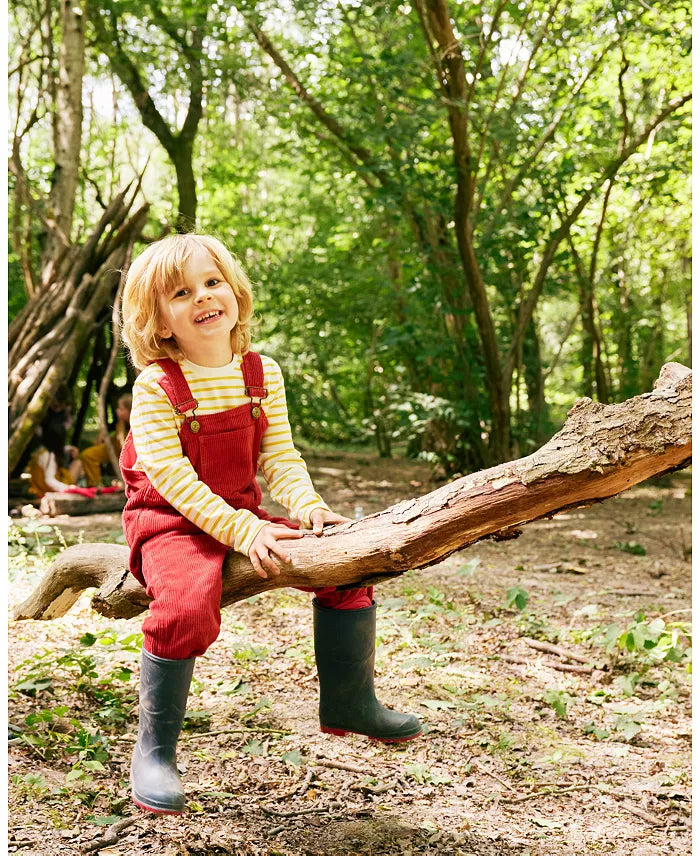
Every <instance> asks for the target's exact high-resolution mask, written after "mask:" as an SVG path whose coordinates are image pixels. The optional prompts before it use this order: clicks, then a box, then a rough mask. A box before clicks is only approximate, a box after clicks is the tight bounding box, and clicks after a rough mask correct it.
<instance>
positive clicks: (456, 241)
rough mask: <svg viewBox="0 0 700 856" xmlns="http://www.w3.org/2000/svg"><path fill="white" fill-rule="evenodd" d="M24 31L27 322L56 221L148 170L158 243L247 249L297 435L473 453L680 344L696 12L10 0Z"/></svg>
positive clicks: (432, 1) (14, 177)
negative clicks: (194, 233)
mask: <svg viewBox="0 0 700 856" xmlns="http://www.w3.org/2000/svg"><path fill="white" fill-rule="evenodd" d="M10 26H11V35H10V46H11V60H10V89H9V93H10V108H11V111H12V115H11V122H10V127H11V128H12V129H13V141H12V143H13V144H12V164H11V179H10V181H11V204H10V218H11V223H10V237H11V250H10V282H9V299H10V317H11V318H12V317H14V316H15V315H16V314H17V313H18V312H19V311H20V309H21V308H22V306H23V305H24V303H25V302H26V301H27V299H28V298H30V297H31V296H32V294H33V293H36V292H37V290H39V291H40V290H41V288H42V282H44V279H45V278H44V276H43V274H42V271H45V269H46V267H45V266H46V264H47V263H48V260H49V259H50V257H51V255H52V253H55V252H56V250H55V247H56V241H57V240H59V239H58V238H57V237H56V236H57V235H58V234H59V232H57V229H56V228H55V227H60V232H62V233H64V234H65V236H66V239H67V241H68V242H75V241H80V240H81V236H84V235H86V234H90V233H91V232H92V230H93V228H94V224H95V223H96V222H97V221H98V220H99V219H100V217H101V216H102V214H103V209H104V208H106V207H107V206H108V205H109V203H110V201H111V200H112V199H113V198H114V197H115V195H116V194H117V192H118V191H120V190H121V189H123V188H124V187H125V186H126V185H128V183H129V182H131V181H133V180H134V179H135V178H137V177H139V176H141V177H142V178H141V185H140V190H139V193H138V196H139V203H141V202H148V203H149V204H150V207H149V209H148V219H147V222H146V225H145V226H144V228H143V232H142V234H141V236H140V240H141V241H148V240H153V239H154V238H156V237H158V236H159V235H161V234H162V233H163V232H164V231H165V230H167V229H172V228H176V229H192V228H196V229H197V230H199V231H203V232H213V233H215V234H216V235H217V236H219V237H221V238H222V239H223V240H224V241H225V242H226V243H227V244H228V245H229V246H230V247H231V248H232V249H233V250H234V251H235V252H236V253H237V255H238V256H239V257H240V258H241V259H242V261H243V262H244V264H245V266H246V268H247V270H248V271H249V273H250V276H251V279H252V280H253V282H254V283H255V284H256V287H255V298H256V306H257V312H258V315H259V318H260V323H259V326H258V327H257V329H256V332H255V346H256V347H258V348H260V349H261V350H264V351H266V352H267V353H269V354H271V355H272V356H274V357H275V358H277V359H278V361H279V362H280V363H281V364H282V366H283V368H284V370H285V375H286V379H287V391H288V396H289V399H290V413H291V416H292V419H293V420H294V422H295V425H294V427H295V428H296V429H297V431H298V432H299V433H300V436H301V437H302V438H304V439H305V440H307V441H313V442H317V443H319V442H320V443H334V442H355V441H358V442H363V441H367V440H368V439H373V441H374V442H376V444H377V447H378V449H379V450H380V452H381V453H382V454H385V455H388V454H391V451H392V446H396V445H399V444H400V445H401V447H402V448H403V446H404V445H406V448H407V449H408V451H409V453H411V454H423V455H426V456H428V457H430V458H431V459H432V460H434V461H435V462H436V463H439V464H440V465H441V466H442V468H443V469H444V470H445V471H446V472H447V473H448V474H456V473H458V472H462V473H464V472H467V471H469V470H474V469H480V468H482V467H484V466H486V465H490V464H493V463H497V462H499V461H503V460H506V459H510V458H512V457H517V456H519V455H522V454H526V453H528V452H529V451H531V450H532V449H533V448H534V447H536V446H538V445H540V444H541V442H542V441H543V440H544V439H546V438H547V437H548V436H549V435H551V433H552V432H553V430H554V428H555V427H556V426H557V425H558V424H559V423H560V422H561V421H562V416H563V413H564V411H565V410H566V409H567V408H568V407H569V406H570V405H571V404H572V403H573V401H574V400H575V399H576V397H578V396H580V395H586V396H590V397H593V398H595V399H598V400H600V401H602V402H612V401H620V400H623V399H625V398H628V397H630V396H631V395H634V394H637V393H639V392H643V391H646V390H648V389H649V388H650V386H651V382H652V381H653V378H654V377H656V376H657V374H658V371H659V369H660V366H661V365H662V364H663V363H664V362H665V361H668V360H678V361H681V362H685V361H688V360H689V358H690V327H689V321H688V319H689V305H690V270H689V268H690V256H691V250H690V226H689V223H690V218H689V211H690V202H689V158H690V154H689V150H690V121H689V114H690V109H689V98H690V95H689V92H690V3H689V2H673V1H672V2H668V3H664V4H653V5H649V4H645V3H638V2H634V3H632V2H628V0H614V2H605V3H602V2H596V0H591V2H576V3H572V2H563V1H562V0H549V2H541V0H533V2H527V3H521V4H516V3H512V2H506V0H495V2H491V3H488V4H487V3H465V2H457V1H456V0H450V1H449V2H447V0H414V2H410V3H409V2H382V3H379V2H359V0H358V2H346V1H345V2H344V1H343V0H321V2H315V1H314V0H312V2H308V0H299V2H292V3H289V4H286V5H285V6H284V7H280V5H279V4H273V3H267V2H237V3H234V4H222V3H218V2H213V3H212V2H207V3H204V2H203V0H173V2H161V0H148V1H147V2H139V3H135V2H133V0H125V2H121V0H120V2H119V3H116V2H114V0H83V2H79V3H75V4H73V5H72V7H71V10H70V12H67V11H66V10H62V9H61V8H59V6H58V4H53V3H50V2H49V3H47V4H44V3H40V2H39V1H38V0H19V2H18V3H16V4H13V7H12V10H11V22H10ZM55 45H58V46H59V47H58V48H56V47H55ZM66 75H67V76H66ZM64 80H70V81H71V85H72V89H71V91H70V92H69V91H64V90H65V87H64V85H63V81H64ZM78 84H80V86H78ZM76 93H77V94H76ZM67 174H70V175H74V181H73V184H72V185H71V183H70V181H69V182H66V175H67ZM59 243H60V241H59ZM138 249H139V245H138V243H137V246H136V247H135V251H138ZM110 331H111V311H109V307H108V306H107V307H105V311H104V312H103V313H102V315H99V316H98V317H97V318H96V321H95V329H94V334H93V335H94V337H95V341H97V340H98V339H99V337H102V339H101V341H103V346H102V352H103V353H104V352H105V350H106V349H108V348H107V345H108V340H109V338H110V336H111V332H110ZM93 351H94V349H93ZM93 362H94V360H93ZM120 365H121V368H120V369H119V371H121V372H122V373H123V374H124V377H125V378H126V381H128V379H129V378H128V376H127V375H126V371H127V369H126V366H125V364H124V360H123V358H122V361H121V364H120ZM90 367H91V358H90V349H89V348H84V349H83V351H82V354H80V355H77V356H76V360H75V365H74V366H73V367H72V369H71V377H72V379H73V380H74V381H75V386H76V387H77V388H78V389H79V390H82V391H83V393H84V394H85V395H86V396H88V397H89V394H90V384H91V383H93V384H94V383H96V382H97V383H98V382H99V381H95V380H93V381H91V380H90V378H91V377H92V378H94V377H95V375H96V370H95V369H94V367H93V370H92V375H91V374H90ZM95 388H96V386H95Z"/></svg>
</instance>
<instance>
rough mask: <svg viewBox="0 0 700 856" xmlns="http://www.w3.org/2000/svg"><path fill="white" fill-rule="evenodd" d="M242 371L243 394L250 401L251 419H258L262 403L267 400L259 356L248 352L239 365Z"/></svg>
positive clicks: (263, 373) (253, 352)
mask: <svg viewBox="0 0 700 856" xmlns="http://www.w3.org/2000/svg"><path fill="white" fill-rule="evenodd" d="M241 369H242V371H243V383H244V384H245V394H246V395H247V396H248V398H249V399H250V415H251V416H252V417H253V419H259V418H260V416H261V414H262V408H261V405H262V402H263V399H265V398H267V395H268V393H267V389H266V388H265V372H264V370H263V364H262V360H261V358H260V354H257V353H256V352H255V351H248V353H247V354H245V356H244V357H243V361H242V363H241Z"/></svg>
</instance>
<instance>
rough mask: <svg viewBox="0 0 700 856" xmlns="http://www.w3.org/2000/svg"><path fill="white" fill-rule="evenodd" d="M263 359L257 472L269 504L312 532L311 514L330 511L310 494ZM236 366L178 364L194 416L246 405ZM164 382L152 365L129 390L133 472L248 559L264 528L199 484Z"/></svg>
mask: <svg viewBox="0 0 700 856" xmlns="http://www.w3.org/2000/svg"><path fill="white" fill-rule="evenodd" d="M261 357H262V363H263V370H264V373H265V386H266V387H267V389H268V393H269V395H268V397H267V398H266V399H265V400H264V402H263V409H264V411H265V415H266V416H267V419H268V423H269V424H268V426H267V428H266V430H265V433H264V434H263V437H262V443H261V447H260V457H259V466H260V469H261V470H262V473H263V475H264V477H265V480H266V481H267V484H268V488H269V491H270V496H271V497H272V499H273V500H275V501H276V502H279V503H280V504H281V505H283V506H284V507H285V508H286V509H287V511H288V512H289V514H290V516H291V517H294V518H296V519H297V520H299V521H300V522H301V524H302V525H303V526H309V524H310V516H311V512H312V511H314V510H315V509H317V508H324V509H327V508H328V506H327V505H326V503H325V502H324V501H323V499H322V498H321V497H320V496H319V495H318V494H317V493H316V491H315V490H314V487H313V484H312V483H311V478H310V477H309V473H308V470H307V469H306V464H305V463H304V460H303V459H302V457H301V455H300V454H299V452H298V451H297V450H296V448H295V447H294V442H293V440H292V432H291V428H290V426H289V417H288V415H287V402H286V397H285V392H284V379H283V378H282V372H281V370H280V367H279V366H278V365H277V363H276V362H275V361H274V360H272V359H270V357H265V356H262V355H261ZM241 360H242V358H241V355H240V354H235V355H234V357H233V360H232V361H231V362H230V363H229V364H228V365H225V366H220V367H217V368H211V367H205V366H198V365H196V364H195V363H192V362H190V361H189V360H183V361H182V362H181V363H180V368H181V369H182V372H183V374H184V375H185V378H186V380H187V383H188V384H189V386H190V389H191V390H192V395H193V396H194V397H195V398H196V399H197V401H198V402H199V406H198V408H197V414H198V415H201V416H203V415H205V414H210V413H218V412H220V411H222V410H230V409H231V408H233V407H239V406H240V405H242V404H247V403H248V402H249V401H250V399H249V398H248V397H247V396H246V395H245V392H244V383H243V372H242V369H241ZM162 376H163V370H162V369H161V368H160V367H159V366H158V365H157V364H155V363H154V364H152V365H150V366H147V367H146V368H145V369H144V370H143V371H142V372H141V374H140V375H139V376H138V378H137V379H136V382H135V384H134V389H133V405H132V410H131V431H132V435H133V440H134V448H135V449H136V454H137V461H136V465H135V467H136V469H140V470H143V471H144V472H145V473H146V475H147V476H148V478H149V480H150V481H151V484H152V485H153V487H154V488H155V489H156V490H157V491H158V493H160V495H161V496H162V497H163V498H164V499H165V500H166V501H167V502H169V503H170V505H172V506H173V508H175V509H176V510H177V511H179V512H180V514H182V515H183V516H184V517H186V518H187V519H188V520H191V521H192V523H194V524H195V526H198V527H199V528H200V529H202V530H203V531H204V532H206V533H208V534H209V535H211V536H212V537H213V538H216V539H217V541H221V542H222V543H223V544H226V545H227V546H229V547H233V549H234V550H237V551H238V552H240V553H244V554H246V555H248V552H249V550H250V547H251V545H252V543H253V541H254V540H255V537H256V535H257V534H258V532H259V531H260V530H261V529H262V528H263V526H264V525H265V523H266V521H263V520H260V519H259V518H258V517H256V516H255V515H254V514H253V513H252V512H250V511H247V510H246V509H238V510H237V509H234V508H232V507H231V506H230V505H229V504H228V503H227V502H225V500H224V499H222V498H221V497H220V496H219V495H218V494H215V493H213V492H212V491H211V490H210V489H209V487H207V485H206V484H204V482H202V481H200V479H199V477H198V476H197V473H196V472H195V470H194V467H193V466H192V464H191V463H190V461H189V459H188V458H186V457H185V456H184V454H183V452H182V446H181V444H180V438H179V431H180V426H181V425H182V422H183V417H182V416H179V415H178V414H176V413H175V411H174V410H173V408H172V405H171V404H170V402H169V401H168V397H167V395H166V394H165V392H164V391H163V389H162V387H161V386H160V385H159V383H158V381H159V380H160V378H162ZM222 465H223V462H222Z"/></svg>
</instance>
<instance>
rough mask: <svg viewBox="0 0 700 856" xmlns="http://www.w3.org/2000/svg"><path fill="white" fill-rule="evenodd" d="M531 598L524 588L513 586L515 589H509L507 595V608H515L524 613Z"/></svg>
mask: <svg viewBox="0 0 700 856" xmlns="http://www.w3.org/2000/svg"><path fill="white" fill-rule="evenodd" d="M529 598H530V595H529V594H528V592H527V591H526V590H525V589H524V588H522V586H513V588H510V589H508V591H507V593H506V606H507V607H513V606H514V607H515V608H516V609H519V610H520V611H521V612H522V611H523V609H525V607H526V606H527V602H528V600H529Z"/></svg>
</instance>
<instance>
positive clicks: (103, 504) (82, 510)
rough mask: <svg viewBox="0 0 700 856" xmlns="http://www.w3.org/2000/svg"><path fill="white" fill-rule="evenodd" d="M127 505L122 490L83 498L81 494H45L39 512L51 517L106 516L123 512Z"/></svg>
mask: <svg viewBox="0 0 700 856" xmlns="http://www.w3.org/2000/svg"><path fill="white" fill-rule="evenodd" d="M125 504H126V496H125V495H124V491H122V490H119V491H116V492H115V493H100V494H97V495H96V496H93V497H87V496H81V495H80V494H79V493H45V494H44V495H43V496H42V497H41V502H40V503H39V510H40V511H41V513H42V514H47V515H48V516H49V517H56V516H57V515H58V514H74V515H75V514H77V515H83V514H106V513H108V512H110V511H121V510H122V508H124V505H125Z"/></svg>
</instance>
